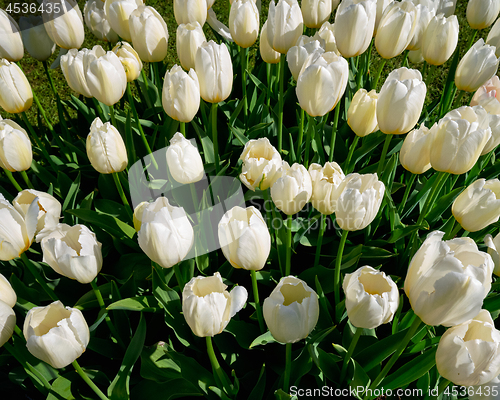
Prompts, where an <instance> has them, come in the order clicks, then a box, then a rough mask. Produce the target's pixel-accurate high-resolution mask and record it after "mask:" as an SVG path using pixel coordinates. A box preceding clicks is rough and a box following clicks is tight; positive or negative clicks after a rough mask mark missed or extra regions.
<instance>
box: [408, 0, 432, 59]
mask: <svg viewBox="0 0 500 400" xmlns="http://www.w3.org/2000/svg"><path fill="white" fill-rule="evenodd" d="M415 7H416V9H417V14H418V17H417V25H416V27H415V33H414V34H413V37H412V38H411V40H410V43H409V44H408V46H407V47H406V49H407V50H418V49H420V48H421V47H422V41H423V38H424V33H425V31H426V30H427V27H428V26H429V23H430V22H431V20H432V19H433V18H434V16H435V15H436V10H435V9H434V8H433V7H432V6H431V4H429V3H420V4H417V5H416V6H415Z"/></svg>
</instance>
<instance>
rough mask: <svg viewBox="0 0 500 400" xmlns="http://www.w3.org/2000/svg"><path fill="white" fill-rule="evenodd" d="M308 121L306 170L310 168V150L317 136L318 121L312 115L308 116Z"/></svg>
mask: <svg viewBox="0 0 500 400" xmlns="http://www.w3.org/2000/svg"><path fill="white" fill-rule="evenodd" d="M307 119H308V120H309V124H308V126H307V139H306V154H305V155H304V166H305V167H306V169H307V168H308V167H309V148H310V147H311V142H312V140H313V138H314V135H315V134H316V119H315V118H314V117H311V116H310V115H307Z"/></svg>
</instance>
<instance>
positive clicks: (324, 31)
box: [314, 21, 340, 56]
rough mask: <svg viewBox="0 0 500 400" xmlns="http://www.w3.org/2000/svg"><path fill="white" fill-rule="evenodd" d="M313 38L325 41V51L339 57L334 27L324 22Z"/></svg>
mask: <svg viewBox="0 0 500 400" xmlns="http://www.w3.org/2000/svg"><path fill="white" fill-rule="evenodd" d="M314 38H315V39H317V40H319V39H322V40H324V41H325V51H326V52H328V51H333V52H334V53H335V54H337V55H338V56H340V52H339V50H338V48H337V43H336V42H335V26H334V24H330V23H329V22H328V21H326V22H325V23H324V24H323V25H321V28H319V30H318V31H317V32H316V33H315V34H314Z"/></svg>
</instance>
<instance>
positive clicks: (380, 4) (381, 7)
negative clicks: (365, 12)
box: [373, 0, 392, 37]
mask: <svg viewBox="0 0 500 400" xmlns="http://www.w3.org/2000/svg"><path fill="white" fill-rule="evenodd" d="M391 3H392V0H377V15H376V17H375V28H374V30H373V36H374V37H375V35H376V34H377V29H378V26H379V25H380V20H381V19H382V15H384V11H385V9H386V8H387V6H388V5H389V4H391Z"/></svg>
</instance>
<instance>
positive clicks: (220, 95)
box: [195, 40, 234, 103]
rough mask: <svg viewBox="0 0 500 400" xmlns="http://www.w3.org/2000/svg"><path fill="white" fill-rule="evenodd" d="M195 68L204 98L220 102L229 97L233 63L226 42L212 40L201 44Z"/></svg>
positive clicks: (231, 85)
mask: <svg viewBox="0 0 500 400" xmlns="http://www.w3.org/2000/svg"><path fill="white" fill-rule="evenodd" d="M195 70H196V73H197V74H198V80H199V82H200V94H201V98H202V99H203V100H205V101H207V102H209V103H219V102H221V101H223V100H226V99H227V98H228V97H229V95H230V94H231V90H232V88H233V79H234V77H233V63H232V61H231V56H230V55H229V50H228V49H227V47H226V45H225V44H216V43H215V42H214V41H213V40H211V41H210V42H208V43H207V42H205V43H204V44H203V45H201V47H200V48H199V49H198V52H197V53H196V58H195Z"/></svg>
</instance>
